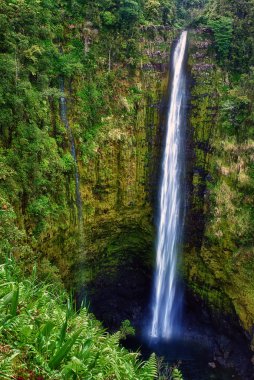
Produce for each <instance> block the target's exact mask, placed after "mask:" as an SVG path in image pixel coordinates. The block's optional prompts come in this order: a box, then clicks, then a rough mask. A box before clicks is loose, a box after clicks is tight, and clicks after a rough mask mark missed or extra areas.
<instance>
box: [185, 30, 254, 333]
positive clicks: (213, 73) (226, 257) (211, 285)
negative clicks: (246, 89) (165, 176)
mask: <svg viewBox="0 0 254 380" xmlns="http://www.w3.org/2000/svg"><path fill="white" fill-rule="evenodd" d="M189 66H190V72H191V78H192V89H191V104H190V118H189V123H190V134H191V141H192V143H191V144H192V146H190V153H189V155H190V157H191V160H190V161H191V162H192V164H191V165H190V166H189V168H188V182H189V189H190V192H189V208H188V215H187V227H186V229H187V235H186V246H185V256H184V273H185V277H186V280H187V283H188V286H189V287H190V288H191V291H192V293H194V294H195V295H196V297H197V298H198V299H199V300H202V302H204V305H208V306H209V308H210V310H211V311H212V314H213V315H214V317H215V319H217V321H218V319H220V320H222V319H223V315H224V316H227V317H228V316H231V321H235V322H234V323H236V325H237V323H238V322H237V321H239V322H240V325H241V326H242V327H243V329H244V330H245V331H246V332H247V333H248V337H249V339H252V333H253V321H254V303H253V294H254V288H253V281H252V277H253V276H252V273H253V258H252V256H253V255H252V251H253V247H252V243H251V241H252V237H251V236H252V232H251V231H252V229H253V222H252V220H253V218H252V213H253V209H252V207H251V204H250V199H251V198H252V197H253V176H252V174H253V173H252V158H251V157H252V151H253V141H252V140H251V138H250V136H249V135H248V132H247V129H248V127H246V128H247V129H246V132H245V133H246V135H245V136H244V137H243V135H242V138H241V137H240V136H239V132H240V134H242V132H241V131H239V129H238V127H237V124H238V123H242V124H241V127H240V128H244V124H245V123H246V117H247V112H251V110H250V109H249V111H247V109H246V107H247V108H248V104H249V100H248V93H246V94H245V95H244V94H243V92H242V90H241V89H240V86H238V87H237V88H234V86H235V84H234V83H232V81H231V80H232V78H231V80H230V79H229V74H228V73H227V71H226V70H225V69H221V68H220V67H219V66H218V64H217V63H216V60H215V56H214V48H213V39H212V35H211V32H210V31H209V30H198V31H196V32H193V33H192V34H191V48H190V58H189ZM245 96H246V97H245ZM246 111H247V112H246ZM236 119H237V121H236Z"/></svg>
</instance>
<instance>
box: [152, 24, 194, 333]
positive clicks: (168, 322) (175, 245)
mask: <svg viewBox="0 0 254 380" xmlns="http://www.w3.org/2000/svg"><path fill="white" fill-rule="evenodd" d="M186 45H187V32H186V31H184V32H182V34H181V37H180V39H179V41H178V43H177V45H176V47H175V51H174V55H173V64H172V85H171V94H170V106H169V111H168V116H167V135H166V144H165V151H164V157H163V167H162V182H161V189H160V209H159V225H158V241H157V262H156V273H155V284H154V299H153V315H152V326H151V331H150V335H151V337H153V338H162V339H169V338H171V337H173V336H174V335H175V334H177V333H178V332H179V328H180V323H181V322H180V320H181V304H182V297H181V289H179V288H180V287H179V285H178V279H177V264H178V260H179V257H178V256H179V252H180V248H179V246H180V243H181V231H182V225H183V220H182V219H183V214H184V213H183V196H182V195H183V194H182V193H183V191H182V173H183V146H182V145H183V134H184V129H185V128H184V108H185V102H186V83H185V75H184V70H183V67H184V57H185V51H186Z"/></svg>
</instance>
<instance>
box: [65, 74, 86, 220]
mask: <svg viewBox="0 0 254 380" xmlns="http://www.w3.org/2000/svg"><path fill="white" fill-rule="evenodd" d="M60 90H61V92H62V94H63V95H62V96H61V98H60V116H61V120H62V122H63V124H64V125H65V128H66V131H67V134H68V139H69V143H70V148H71V155H72V157H73V159H74V161H75V191H76V205H77V211H78V220H79V222H80V221H81V220H82V201H81V195H80V188H79V172H78V161H77V154H76V148H75V141H74V137H73V134H72V130H71V128H70V125H69V121H68V117H67V101H66V97H65V96H64V91H65V86H64V79H63V78H60Z"/></svg>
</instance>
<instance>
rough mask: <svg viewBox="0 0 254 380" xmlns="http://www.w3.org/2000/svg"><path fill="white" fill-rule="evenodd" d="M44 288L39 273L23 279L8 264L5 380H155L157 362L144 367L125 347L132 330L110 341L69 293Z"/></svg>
mask: <svg viewBox="0 0 254 380" xmlns="http://www.w3.org/2000/svg"><path fill="white" fill-rule="evenodd" d="M57 293H58V291H57V289H56V288H54V287H53V286H51V285H44V284H42V283H38V282H37V279H36V273H35V272H34V273H33V276H32V277H30V278H27V279H23V278H22V274H21V273H20V272H19V270H18V268H17V266H16V265H15V264H14V262H13V261H11V260H8V261H7V262H6V264H3V265H1V266H0V377H1V379H16V380H23V379H24V380H25V379H31V380H39V379H40V380H42V379H45V380H46V379H52V380H53V379H86V380H89V379H93V380H95V379H97V380H99V379H101V380H106V379H108V380H109V379H112V380H113V379H118V380H122V379H126V380H127V379H132V380H149V379H151V380H152V379H154V378H155V376H156V373H157V366H156V359H155V356H154V355H153V356H151V358H150V360H149V361H147V362H146V363H141V362H140V361H139V359H138V354H136V353H129V352H128V351H127V350H125V349H124V348H122V347H120V345H119V342H120V339H122V338H124V337H125V335H126V333H128V332H129V330H130V328H129V326H128V323H127V324H126V323H125V324H124V325H123V328H122V330H121V331H119V332H117V333H115V334H113V335H109V334H108V333H106V332H105V331H104V330H103V329H102V327H101V325H100V323H99V322H97V321H96V320H95V319H94V317H93V316H92V315H91V314H89V313H88V311H87V309H86V308H84V307H82V308H81V309H80V310H79V311H78V312H77V311H76V310H75V309H74V307H73V302H72V301H71V300H70V299H69V298H68V297H67V295H66V294H65V293H64V292H61V294H60V296H59V295H57Z"/></svg>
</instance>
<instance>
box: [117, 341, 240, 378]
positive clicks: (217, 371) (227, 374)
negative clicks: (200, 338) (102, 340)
mask: <svg viewBox="0 0 254 380" xmlns="http://www.w3.org/2000/svg"><path fill="white" fill-rule="evenodd" d="M124 346H125V347H126V348H128V349H130V350H137V349H139V350H140V351H141V354H142V357H143V358H144V359H147V358H148V357H149V356H150V355H151V353H152V352H155V353H156V355H157V356H159V357H164V360H165V362H166V363H168V364H169V365H170V366H171V365H175V364H178V363H179V369H180V370H181V371H182V373H183V377H184V380H232V379H234V380H246V379H243V378H241V377H239V376H238V375H237V374H236V373H235V372H234V371H233V370H231V369H226V368H222V367H220V366H219V365H218V364H217V363H215V362H214V359H213V352H212V350H211V349H209V348H208V347H207V346H205V345H203V344H201V343H198V342H194V341H191V340H182V341H181V340H175V341H170V342H160V343H156V342H155V341H151V342H145V341H144V340H142V339H138V338H132V337H131V338H128V339H127V341H126V342H124ZM209 363H210V365H213V364H216V368H211V366H209Z"/></svg>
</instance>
